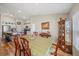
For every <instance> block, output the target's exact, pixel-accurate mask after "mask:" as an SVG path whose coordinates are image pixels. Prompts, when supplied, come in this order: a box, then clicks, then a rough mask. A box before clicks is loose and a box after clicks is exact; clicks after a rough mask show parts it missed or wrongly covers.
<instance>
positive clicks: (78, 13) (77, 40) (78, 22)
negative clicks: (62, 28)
mask: <svg viewBox="0 0 79 59" xmlns="http://www.w3.org/2000/svg"><path fill="white" fill-rule="evenodd" d="M69 15H70V16H71V17H72V20H73V47H75V48H76V50H77V51H78V52H79V4H76V5H75V6H74V7H73V8H72V10H71V12H70V14H69ZM74 51H75V50H74V49H73V55H75V53H78V52H74ZM78 55H79V54H78Z"/></svg>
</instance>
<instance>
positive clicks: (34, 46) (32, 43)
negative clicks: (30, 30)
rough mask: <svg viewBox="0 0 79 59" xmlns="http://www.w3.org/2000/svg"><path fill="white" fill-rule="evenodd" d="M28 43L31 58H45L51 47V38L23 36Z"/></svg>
mask: <svg viewBox="0 0 79 59" xmlns="http://www.w3.org/2000/svg"><path fill="white" fill-rule="evenodd" d="M23 37H24V38H26V39H27V40H28V41H29V47H30V49H31V54H32V56H47V55H48V54H49V50H50V47H51V45H52V41H51V38H50V37H49V38H43V37H39V36H38V37H32V36H23Z"/></svg>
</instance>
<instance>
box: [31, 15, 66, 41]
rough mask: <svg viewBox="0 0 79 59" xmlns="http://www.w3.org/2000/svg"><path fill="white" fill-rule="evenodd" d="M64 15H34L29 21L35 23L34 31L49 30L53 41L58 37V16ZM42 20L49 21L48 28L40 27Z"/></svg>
mask: <svg viewBox="0 0 79 59" xmlns="http://www.w3.org/2000/svg"><path fill="white" fill-rule="evenodd" d="M64 16H66V15H65V14H59V15H48V16H36V17H32V18H31V23H32V24H35V31H37V32H46V31H50V33H51V37H52V40H53V42H54V41H55V40H57V37H58V20H59V18H60V17H64ZM42 22H49V29H48V30H43V29H42V28H41V23H42Z"/></svg>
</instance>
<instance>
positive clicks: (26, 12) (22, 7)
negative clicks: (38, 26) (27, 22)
mask: <svg viewBox="0 0 79 59" xmlns="http://www.w3.org/2000/svg"><path fill="white" fill-rule="evenodd" d="M73 5H74V4H72V3H0V13H1V14H8V15H10V16H16V17H17V18H20V19H27V18H29V17H31V16H37V15H51V14H64V13H68V12H69V11H70V9H71V8H72V6H73Z"/></svg>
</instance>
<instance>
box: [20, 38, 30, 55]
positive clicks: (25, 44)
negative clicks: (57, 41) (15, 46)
mask: <svg viewBox="0 0 79 59" xmlns="http://www.w3.org/2000/svg"><path fill="white" fill-rule="evenodd" d="M21 39H22V40H21V44H22V47H23V53H24V56H31V50H30V48H29V41H28V40H27V39H25V38H21Z"/></svg>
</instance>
